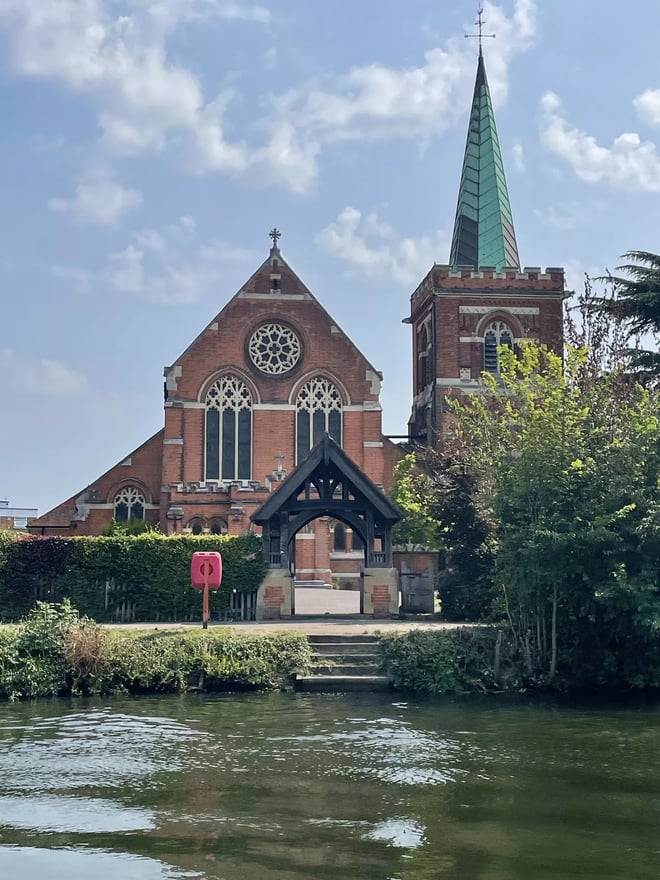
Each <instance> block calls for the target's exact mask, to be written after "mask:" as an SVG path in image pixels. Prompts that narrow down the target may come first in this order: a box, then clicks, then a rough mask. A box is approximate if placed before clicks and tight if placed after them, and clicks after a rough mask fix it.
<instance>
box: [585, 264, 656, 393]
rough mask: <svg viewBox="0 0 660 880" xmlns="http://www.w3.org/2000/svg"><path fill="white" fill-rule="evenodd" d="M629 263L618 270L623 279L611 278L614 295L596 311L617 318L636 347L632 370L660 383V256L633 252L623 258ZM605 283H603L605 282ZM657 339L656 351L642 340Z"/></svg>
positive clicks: (631, 350) (630, 364)
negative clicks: (642, 344) (649, 336)
mask: <svg viewBox="0 0 660 880" xmlns="http://www.w3.org/2000/svg"><path fill="white" fill-rule="evenodd" d="M623 259H624V260H626V261H627V262H626V263H624V264H623V265H622V266H617V272H623V273H624V274H623V275H617V276H608V277H607V278H606V279H605V280H607V281H608V282H609V283H610V285H611V290H610V294H609V295H607V296H603V297H599V298H597V299H596V300H595V302H594V308H595V309H596V310H597V311H599V312H600V313H601V314H604V315H606V316H608V317H610V318H613V319H614V321H616V322H617V323H618V324H619V325H620V326H622V327H623V328H624V330H625V331H626V333H627V340H628V341H629V342H630V341H631V340H633V339H634V340H635V342H636V344H635V345H634V346H632V347H630V348H628V349H627V351H626V360H627V364H628V367H629V369H630V370H631V371H633V372H634V374H635V375H636V376H637V377H638V378H639V379H644V380H650V381H653V380H657V379H658V377H660V352H658V350H657V337H658V335H659V334H660V255H658V254H653V253H650V252H649V251H629V252H628V253H626V254H624V255H623ZM601 280H602V279H601ZM644 334H654V335H655V336H656V348H655V349H646V350H645V349H642V348H641V347H640V337H642V338H643V335H644Z"/></svg>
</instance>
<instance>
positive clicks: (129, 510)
mask: <svg viewBox="0 0 660 880" xmlns="http://www.w3.org/2000/svg"><path fill="white" fill-rule="evenodd" d="M144 505H145V500H144V495H143V494H142V492H140V490H139V489H136V488H135V486H124V488H123V489H120V490H119V492H117V494H116V495H115V519H116V520H117V522H128V520H129V519H144Z"/></svg>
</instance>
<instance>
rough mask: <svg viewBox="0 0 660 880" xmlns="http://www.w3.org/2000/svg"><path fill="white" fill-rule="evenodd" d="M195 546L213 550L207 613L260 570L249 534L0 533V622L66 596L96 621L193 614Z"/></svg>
mask: <svg viewBox="0 0 660 880" xmlns="http://www.w3.org/2000/svg"><path fill="white" fill-rule="evenodd" d="M196 550H207V551H208V550H217V551H219V552H220V553H221V554H222V559H223V570H224V571H223V583H222V588H221V589H220V590H218V591H217V592H215V591H214V592H213V593H212V594H211V615H212V617H213V616H214V615H215V616H217V615H218V614H219V613H220V612H221V611H222V609H224V608H226V607H227V606H228V604H229V599H230V595H231V592H232V591H238V592H252V591H254V590H256V589H257V587H258V586H259V584H260V583H261V581H262V580H263V577H264V574H265V563H264V560H263V556H262V552H261V539H260V538H258V537H257V536H255V535H243V536H240V537H231V536H227V535H219V536H210V535H200V536H194V535H177V536H172V537H166V536H165V535H160V534H158V533H157V532H148V533H146V534H142V535H135V536H131V535H115V536H112V537H98V538H96V537H81V538H46V537H43V538H42V537H35V536H27V537H26V536H21V537H18V538H17V537H16V536H15V535H14V534H12V533H9V532H5V533H0V620H5V621H8V620H19V619H20V618H22V617H24V616H25V615H26V614H27V613H28V612H29V611H30V609H31V608H34V606H35V604H36V603H37V602H39V601H42V602H62V600H63V599H65V598H68V599H70V600H71V602H72V603H73V605H75V606H76V608H78V609H80V613H81V614H84V615H87V616H89V617H93V618H94V619H95V620H99V621H115V620H124V621H126V620H131V621H147V620H149V621H164V620H169V621H186V620H197V619H199V617H200V614H201V600H200V596H199V591H197V590H193V589H192V588H191V586H190V559H191V557H192V554H193V553H194V552H195V551H196Z"/></svg>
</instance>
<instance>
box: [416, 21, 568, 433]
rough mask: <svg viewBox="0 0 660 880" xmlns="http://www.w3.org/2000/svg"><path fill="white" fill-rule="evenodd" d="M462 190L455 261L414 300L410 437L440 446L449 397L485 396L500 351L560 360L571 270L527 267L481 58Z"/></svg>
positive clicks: (440, 268) (435, 271)
mask: <svg viewBox="0 0 660 880" xmlns="http://www.w3.org/2000/svg"><path fill="white" fill-rule="evenodd" d="M477 23H478V24H479V31H480V33H479V35H478V36H479V38H480V39H479V58H478V61H477V75H476V79H475V84H474V93H473V97H472V105H471V107H470V118H469V123H468V133H467V141H466V144H465V154H464V157H463V169H462V172H461V179H460V185H459V189H458V202H457V207H456V217H455V221H454V233H453V236H452V244H451V253H450V255H449V262H448V263H446V264H437V263H436V264H435V265H434V266H433V267H432V268H431V269H430V271H429V272H428V274H427V275H426V277H425V278H424V279H423V280H422V282H421V283H420V284H419V286H418V287H417V289H416V290H415V291H414V293H413V294H412V296H411V297H410V315H409V316H408V317H407V318H406V319H405V323H408V324H410V325H411V328H412V334H413V339H412V351H413V404H412V412H411V416H410V420H409V423H408V434H409V436H410V437H411V439H412V438H415V439H417V440H418V441H420V442H424V443H426V444H428V445H429V446H433V447H434V448H437V447H438V446H440V445H441V444H442V438H443V436H444V435H445V434H446V433H447V431H448V430H449V425H448V422H447V418H446V408H447V407H446V398H447V397H448V396H451V395H457V394H466V393H471V392H478V391H479V387H480V379H481V374H482V373H483V372H484V371H487V372H490V373H495V374H497V373H499V355H498V347H499V346H501V345H509V346H511V347H515V346H516V344H518V343H519V342H520V341H521V340H523V339H534V340H537V341H538V342H541V343H545V344H546V345H548V346H549V347H550V348H552V349H554V350H556V351H558V352H561V348H562V343H563V333H562V302H563V300H564V298H565V296H566V293H565V290H564V270H563V269H555V268H549V269H546V270H545V271H542V270H541V269H540V268H538V267H525V268H523V269H521V266H520V258H519V256H518V245H517V242H516V234H515V229H514V225H513V214H512V211H511V205H510V202H509V193H508V189H507V185H506V177H505V173H504V163H503V162H502V154H501V151H500V145H499V140H498V137H497V129H496V127H495V116H494V113H493V106H492V102H491V97H490V90H489V88H488V78H487V76H486V64H485V60H484V55H483V51H482V45H481V40H482V37H483V36H484V35H483V34H482V33H481V27H482V25H483V21H482V18H481V14H480V15H479V20H478V22H477Z"/></svg>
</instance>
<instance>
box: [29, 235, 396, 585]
mask: <svg viewBox="0 0 660 880" xmlns="http://www.w3.org/2000/svg"><path fill="white" fill-rule="evenodd" d="M270 235H271V238H272V247H271V248H270V253H269V254H268V257H267V259H266V260H265V261H264V262H263V263H262V265H261V266H260V267H259V268H258V269H257V271H256V272H255V273H254V274H253V275H252V277H251V278H250V279H249V280H248V281H247V282H246V283H245V284H244V285H243V287H242V288H241V289H240V290H239V291H238V293H236V295H235V296H234V297H233V298H232V299H231V300H230V301H229V302H228V303H227V305H226V306H225V307H224V308H223V309H222V311H221V312H220V313H219V314H218V315H216V316H215V317H214V318H213V320H212V321H211V322H210V323H209V324H208V325H207V326H206V327H205V328H204V329H203V330H202V332H201V333H200V335H199V336H198V337H197V339H195V340H194V341H193V342H192V343H191V345H190V346H189V347H188V348H187V349H186V350H185V351H184V352H183V353H182V354H181V355H180V357H178V358H177V359H176V360H175V361H174V362H173V363H172V364H171V366H168V367H166V368H165V371H164V373H165V387H164V396H165V401H164V427H163V429H161V430H160V431H158V433H157V434H155V435H154V436H153V437H151V438H150V439H148V440H147V441H146V442H145V443H143V444H142V446H139V447H138V448H137V449H135V450H133V451H132V452H131V453H130V454H129V455H128V456H127V457H126V458H125V459H123V460H122V461H120V462H119V463H118V464H116V465H115V466H114V467H113V468H111V469H110V470H109V471H107V472H106V473H105V474H103V475H102V476H101V477H99V478H98V479H96V480H95V481H94V482H93V483H90V485H88V486H87V487H85V488H84V489H83V490H82V491H81V492H78V493H77V494H76V495H74V496H73V497H72V498H69V499H68V500H67V501H65V502H64V503H63V504H60V505H59V506H58V507H56V508H55V509H54V510H52V511H50V512H49V513H47V514H45V515H44V516H41V517H39V518H38V519H36V520H34V521H33V522H32V523H31V531H32V532H33V533H36V534H44V535H53V534H57V535H64V534H69V535H97V534H100V533H101V531H102V530H103V528H104V527H106V526H107V525H108V524H109V523H110V522H111V520H112V519H116V520H118V521H127V520H133V519H145V520H146V521H147V522H150V523H153V524H154V525H158V526H159V527H160V530H161V531H162V532H164V533H166V534H174V533H177V532H179V533H180V532H187V533H193V534H202V533H211V534H224V533H229V534H243V533H244V532H246V531H247V530H248V529H250V528H251V527H252V526H251V521H250V517H251V515H253V514H254V513H255V512H256V511H257V510H258V509H259V508H260V507H261V505H262V504H263V503H264V501H265V500H267V499H268V498H269V497H270V496H271V494H272V493H273V492H274V491H275V489H277V488H278V487H279V485H280V484H281V483H282V482H283V481H284V480H285V478H286V477H287V475H288V474H290V473H291V472H292V471H293V470H295V468H296V467H297V466H298V465H299V464H300V463H301V462H302V461H303V460H304V459H305V458H306V457H307V455H308V453H309V452H310V450H311V449H312V447H314V446H315V445H316V444H317V443H319V441H320V440H321V439H322V438H323V437H324V435H326V434H328V435H329V436H330V437H331V438H332V439H333V440H334V441H335V442H336V443H337V444H338V445H339V446H340V447H341V448H342V449H343V451H344V452H345V453H346V454H347V455H348V457H349V458H350V459H351V461H352V462H353V463H354V464H355V465H357V467H358V468H359V469H360V471H362V472H363V473H364V474H365V475H366V476H367V477H368V478H369V480H370V481H371V482H372V483H373V484H374V485H375V486H376V487H377V488H378V489H380V490H384V491H387V490H388V489H389V488H390V486H391V482H392V475H393V469H394V465H395V463H396V461H397V460H398V458H399V455H400V453H399V449H398V447H397V446H395V445H394V444H393V443H392V442H391V441H390V440H388V439H387V438H386V437H384V436H383V433H382V428H381V416H382V413H381V405H380V399H379V396H380V387H381V381H382V374H381V373H380V372H379V371H378V370H377V369H376V367H375V366H373V365H372V364H371V363H370V362H369V361H368V360H367V359H366V358H365V357H364V355H363V354H361V352H359V351H358V349H357V348H356V347H355V345H354V344H353V343H352V342H351V340H350V339H349V338H348V336H347V335H346V334H345V333H344V332H343V330H341V328H340V327H339V326H338V325H337V324H336V323H335V322H334V320H333V319H332V318H331V316H330V315H329V314H328V313H327V312H326V310H325V309H324V308H323V307H322V306H321V304H320V303H319V302H318V301H317V300H316V299H315V298H314V296H313V295H312V293H311V292H310V291H309V290H308V289H307V287H306V286H305V285H304V283H303V282H302V281H301V280H300V278H298V276H297V275H296V274H295V272H294V271H293V270H292V269H291V267H290V266H289V265H288V263H287V262H286V260H285V259H284V257H283V256H282V253H281V251H280V248H279V237H280V233H279V231H278V230H277V229H273V230H272V232H271V233H270ZM295 550H296V552H295V565H296V577H297V579H298V580H299V581H305V580H308V581H321V582H329V581H331V580H332V579H333V578H334V580H335V581H341V580H356V579H359V577H360V569H361V565H362V560H363V558H364V547H363V546H362V541H361V539H360V537H359V536H358V535H357V534H356V533H355V532H354V531H352V530H351V529H350V528H347V527H346V525H345V524H343V523H341V522H336V521H332V520H329V519H328V517H323V518H320V519H319V520H318V521H316V522H315V523H312V524H309V525H308V526H306V527H305V528H304V529H301V530H300V532H299V533H298V535H297V536H296V547H295Z"/></svg>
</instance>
